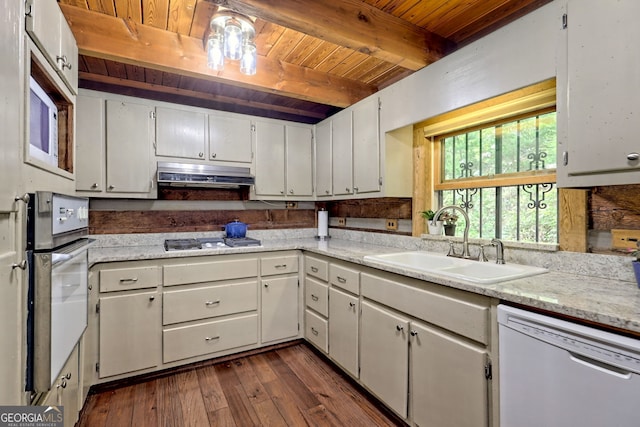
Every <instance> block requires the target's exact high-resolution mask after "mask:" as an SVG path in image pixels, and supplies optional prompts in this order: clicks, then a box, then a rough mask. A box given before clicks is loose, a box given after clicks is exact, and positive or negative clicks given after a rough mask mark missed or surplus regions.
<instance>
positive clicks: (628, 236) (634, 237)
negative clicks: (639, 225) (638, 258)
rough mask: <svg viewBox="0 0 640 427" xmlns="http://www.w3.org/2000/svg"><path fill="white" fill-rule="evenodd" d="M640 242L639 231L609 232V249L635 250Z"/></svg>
mask: <svg viewBox="0 0 640 427" xmlns="http://www.w3.org/2000/svg"><path fill="white" fill-rule="evenodd" d="M638 242H640V230H611V247H612V248H614V249H636V247H637V246H636V245H637V244H638Z"/></svg>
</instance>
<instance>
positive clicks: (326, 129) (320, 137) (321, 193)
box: [316, 120, 332, 197]
mask: <svg viewBox="0 0 640 427" xmlns="http://www.w3.org/2000/svg"><path fill="white" fill-rule="evenodd" d="M331 178H332V176H331V120H325V121H323V122H322V123H319V124H318V125H317V126H316V195H317V196H318V197H326V196H331V195H332V189H331Z"/></svg>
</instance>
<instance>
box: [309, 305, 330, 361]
mask: <svg viewBox="0 0 640 427" xmlns="http://www.w3.org/2000/svg"><path fill="white" fill-rule="evenodd" d="M304 324H305V334H304V336H305V337H306V338H307V340H308V341H310V342H311V343H313V344H315V345H316V346H317V347H318V348H320V349H321V350H322V351H324V352H325V353H326V352H327V351H329V348H328V347H329V345H328V343H329V341H328V339H327V338H328V336H327V335H328V334H327V330H328V328H329V322H327V321H326V320H325V319H323V318H322V317H320V316H318V315H317V314H315V313H314V312H312V311H309V310H305V322H304Z"/></svg>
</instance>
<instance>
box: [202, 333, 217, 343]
mask: <svg viewBox="0 0 640 427" xmlns="http://www.w3.org/2000/svg"><path fill="white" fill-rule="evenodd" d="M218 339H220V335H218V336H217V337H205V338H204V340H205V341H207V342H208V341H213V340H218Z"/></svg>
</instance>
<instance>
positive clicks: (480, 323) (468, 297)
mask: <svg viewBox="0 0 640 427" xmlns="http://www.w3.org/2000/svg"><path fill="white" fill-rule="evenodd" d="M360 281H361V283H362V295H363V296H365V297H366V298H369V299H372V300H375V301H378V302H380V303H382V304H385V305H388V306H389V307H392V308H394V309H396V310H398V311H401V312H403V313H407V314H409V315H411V316H415V317H417V318H419V319H422V320H424V321H426V322H429V323H432V324H434V325H437V326H440V327H442V328H445V329H448V330H450V331H453V332H455V333H458V334H460V335H463V336H465V337H468V338H471V339H472V340H475V341H477V342H481V343H484V344H488V341H489V299H488V298H487V297H484V296H482V295H475V294H472V293H469V292H464V291H460V290H457V289H449V288H446V287H441V286H439V287H438V289H437V290H436V289H435V288H434V289H433V290H427V289H422V288H420V287H418V286H411V285H409V284H406V283H401V282H399V281H395V280H393V279H391V278H389V279H387V278H382V277H377V276H372V275H370V274H367V273H362V274H361V275H360ZM427 285H428V284H427Z"/></svg>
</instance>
